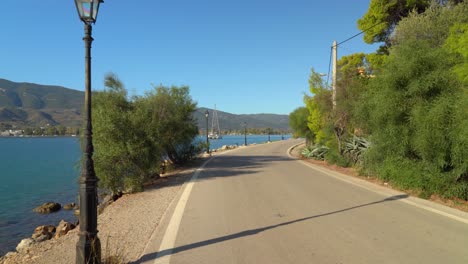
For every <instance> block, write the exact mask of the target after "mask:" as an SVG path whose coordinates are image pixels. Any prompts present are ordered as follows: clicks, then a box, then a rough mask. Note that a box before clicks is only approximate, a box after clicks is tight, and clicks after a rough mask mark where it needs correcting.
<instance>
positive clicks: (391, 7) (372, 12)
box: [357, 0, 431, 45]
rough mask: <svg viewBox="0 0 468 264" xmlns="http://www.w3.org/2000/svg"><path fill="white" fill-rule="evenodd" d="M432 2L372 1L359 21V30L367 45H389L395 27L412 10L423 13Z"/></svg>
mask: <svg viewBox="0 0 468 264" xmlns="http://www.w3.org/2000/svg"><path fill="white" fill-rule="evenodd" d="M430 3H431V0H371V1H370V5H369V9H368V10H367V12H366V13H365V14H364V16H363V17H362V18H360V19H359V20H358V21H357V25H358V28H359V29H360V30H361V31H364V30H367V31H366V32H365V33H364V41H365V42H366V43H369V44H371V43H376V42H384V43H386V44H387V45H388V44H389V39H390V35H391V34H392V32H393V30H394V29H395V26H396V25H397V24H398V22H399V21H400V20H401V19H402V18H403V17H406V16H408V14H409V13H410V12H411V11H412V10H416V11H417V12H418V13H421V12H423V11H424V10H425V9H426V8H427V7H428V6H429V5H430Z"/></svg>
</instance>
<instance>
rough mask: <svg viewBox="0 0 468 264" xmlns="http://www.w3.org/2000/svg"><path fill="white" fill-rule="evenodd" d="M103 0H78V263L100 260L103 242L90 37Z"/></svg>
mask: <svg viewBox="0 0 468 264" xmlns="http://www.w3.org/2000/svg"><path fill="white" fill-rule="evenodd" d="M102 2H104V1H102V0H75V4H76V9H77V10H78V14H79V16H80V19H81V20H82V21H83V22H84V24H85V36H84V38H83V40H84V43H85V54H86V55H85V115H84V122H85V128H84V141H83V146H82V148H83V157H82V165H81V174H80V180H79V184H80V191H79V192H80V233H79V240H78V243H77V244H76V263H77V264H98V263H101V243H100V241H99V238H98V236H97V233H98V231H97V203H98V198H97V182H98V179H97V177H96V173H95V171H94V163H93V132H92V124H91V43H92V42H93V38H92V37H91V31H92V26H91V24H94V23H95V22H96V18H97V14H98V11H99V5H100V4H101V3H102Z"/></svg>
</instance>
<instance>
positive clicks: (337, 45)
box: [336, 21, 385, 47]
mask: <svg viewBox="0 0 468 264" xmlns="http://www.w3.org/2000/svg"><path fill="white" fill-rule="evenodd" d="M383 22H385V21H380V22H379V23H376V24H374V25H372V26H370V27H368V28H366V29H365V30H363V31H361V32H359V33H357V34H356V35H354V36H352V37H349V38H347V39H345V40H343V41H341V42H340V43H338V44H336V46H337V47H338V46H339V45H340V44H343V43H345V42H347V41H349V40H351V39H353V38H355V37H357V36H359V35H361V34H362V33H364V32H366V31H368V30H369V29H371V28H373V27H375V26H378V25H380V24H382V23H383Z"/></svg>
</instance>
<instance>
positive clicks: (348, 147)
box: [343, 136, 370, 163]
mask: <svg viewBox="0 0 468 264" xmlns="http://www.w3.org/2000/svg"><path fill="white" fill-rule="evenodd" d="M369 146H370V142H369V141H368V140H367V139H365V138H363V137H357V136H353V137H352V138H350V139H348V140H347V141H346V142H345V145H344V149H343V153H344V154H345V155H347V156H348V157H349V158H350V159H351V160H352V161H353V162H354V163H358V162H361V161H362V155H363V154H364V152H366V150H367V149H368V148H369Z"/></svg>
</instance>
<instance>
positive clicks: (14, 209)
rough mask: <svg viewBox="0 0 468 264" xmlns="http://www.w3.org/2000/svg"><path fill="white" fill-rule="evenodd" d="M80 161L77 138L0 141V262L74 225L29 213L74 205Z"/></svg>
mask: <svg viewBox="0 0 468 264" xmlns="http://www.w3.org/2000/svg"><path fill="white" fill-rule="evenodd" d="M284 138H285V139H288V138H290V136H289V135H285V136H284ZM204 139H205V138H204V137H199V140H204ZM267 140H268V136H264V135H248V136H247V143H248V144H252V143H262V142H266V141H267ZM271 140H272V141H276V140H281V136H277V135H272V136H271ZM236 144H237V145H239V146H240V145H243V144H244V136H243V135H241V136H224V137H223V139H219V140H210V146H211V149H217V148H220V147H222V146H223V145H236ZM80 155H81V154H80V147H79V140H78V138H72V137H53V138H45V137H35V138H2V137H0V181H1V182H0V256H1V255H4V254H5V253H6V252H8V251H14V250H15V247H16V245H18V243H19V242H20V241H21V239H23V238H26V237H30V236H31V234H32V232H33V231H34V229H35V228H36V227H37V226H39V225H49V224H52V225H57V224H58V223H59V222H60V220H61V219H65V220H67V221H72V222H75V221H76V220H77V219H76V217H75V216H74V215H73V212H72V211H65V210H61V211H59V212H57V213H53V214H48V215H40V214H37V213H34V212H32V209H33V208H35V207H37V206H39V205H41V204H42V203H45V202H48V201H54V202H58V203H60V204H62V205H64V204H66V203H70V202H77V200H78V183H77V182H78V175H79V171H78V167H77V163H78V161H79V159H80Z"/></svg>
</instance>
